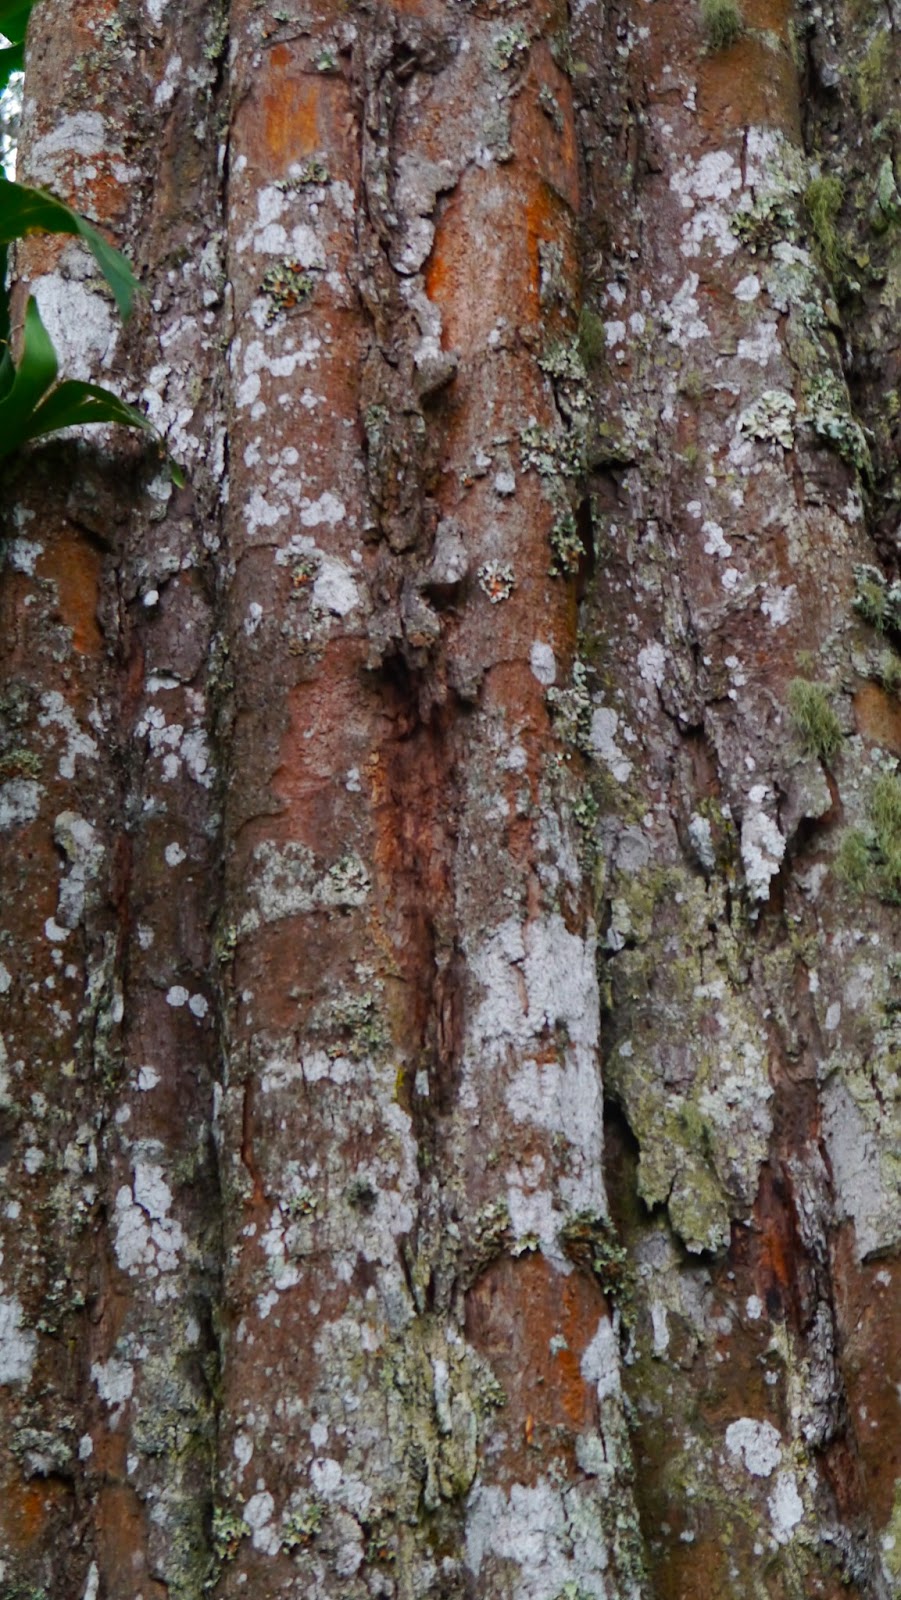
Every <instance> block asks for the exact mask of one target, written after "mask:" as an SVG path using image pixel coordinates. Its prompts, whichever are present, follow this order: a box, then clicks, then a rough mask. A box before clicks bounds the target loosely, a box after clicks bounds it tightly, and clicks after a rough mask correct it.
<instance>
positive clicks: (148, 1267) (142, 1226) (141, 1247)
mask: <svg viewBox="0 0 901 1600" xmlns="http://www.w3.org/2000/svg"><path fill="white" fill-rule="evenodd" d="M171 1207H172V1192H171V1190H170V1188H169V1185H168V1184H167V1182H166V1180H165V1178H164V1177H163V1173H162V1169H161V1167H160V1166H159V1165H158V1164H157V1163H156V1162H155V1161H154V1160H152V1159H151V1157H150V1155H149V1154H136V1156H135V1162H134V1177H133V1180H132V1184H131V1187H129V1186H128V1185H127V1184H123V1185H122V1186H121V1187H120V1189H119V1191H118V1193H117V1195H116V1206H115V1216H114V1228H115V1246H116V1259H117V1261H118V1263H119V1266H120V1267H121V1268H122V1270H123V1272H130V1273H132V1274H135V1275H138V1276H141V1275H143V1276H146V1277H148V1278H155V1277H157V1276H158V1274H159V1273H164V1272H174V1271H175V1269H176V1268H177V1266H178V1264H179V1252H180V1251H181V1250H183V1249H184V1245H185V1235H184V1232H183V1229H182V1227H181V1224H180V1223H179V1222H178V1221H176V1219H175V1218H174V1217H170V1216H169V1211H170V1210H171Z"/></svg>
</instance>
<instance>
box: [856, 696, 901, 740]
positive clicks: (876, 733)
mask: <svg viewBox="0 0 901 1600" xmlns="http://www.w3.org/2000/svg"><path fill="white" fill-rule="evenodd" d="M854 720H855V722H856V723H857V731H858V733H859V734H860V735H861V737H862V738H864V739H867V740H869V741H870V743H871V744H878V745H881V746H882V747H883V748H884V749H886V750H891V752H892V754H893V755H896V756H901V705H899V704H898V702H897V700H896V699H895V698H894V696H893V695H889V694H886V692H885V690H884V689H881V688H880V686H879V684H878V683H864V684H862V685H861V687H860V688H859V689H858V691H857V693H856V694H855V696H854Z"/></svg>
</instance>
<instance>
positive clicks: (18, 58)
mask: <svg viewBox="0 0 901 1600" xmlns="http://www.w3.org/2000/svg"><path fill="white" fill-rule="evenodd" d="M24 71H25V46H24V44H12V45H9V46H4V48H3V49H0V94H2V93H3V90H4V89H5V88H6V85H7V84H8V83H9V80H10V78H11V77H12V75H13V73H14V72H24Z"/></svg>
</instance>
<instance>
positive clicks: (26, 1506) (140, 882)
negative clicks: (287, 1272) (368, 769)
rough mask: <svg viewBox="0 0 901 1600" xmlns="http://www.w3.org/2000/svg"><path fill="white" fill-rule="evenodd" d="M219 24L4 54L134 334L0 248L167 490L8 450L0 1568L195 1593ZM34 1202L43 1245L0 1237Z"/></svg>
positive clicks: (203, 1571) (206, 1146)
mask: <svg viewBox="0 0 901 1600" xmlns="http://www.w3.org/2000/svg"><path fill="white" fill-rule="evenodd" d="M221 20H222V19H221V16H220V14H219V13H218V11H217V12H215V13H213V12H210V11H209V10H208V9H207V8H205V7H204V8H200V9H195V11H194V12H183V13H182V15H181V16H180V17H179V18H178V19H177V20H176V19H175V18H174V17H173V18H171V19H167V20H166V21H165V22H161V20H160V17H159V16H156V15H155V14H154V15H151V16H150V17H149V18H148V17H146V16H145V15H144V14H143V12H142V10H141V9H140V8H138V7H124V8H123V7H120V8H118V10H117V11H115V14H114V13H113V12H112V11H111V10H110V8H109V7H106V6H104V5H97V6H91V7H80V8H79V10H78V13H77V15H67V14H64V13H63V11H62V10H54V8H52V7H49V6H48V7H44V8H42V11H41V16H40V31H39V32H38V30H37V29H35V38H34V40H33V44H32V49H31V52H30V58H29V89H30V90H31V91H33V94H34V99H33V100H30V101H29V104H28V108H27V111H28V115H27V119H26V120H27V127H26V135H25V138H24V141H23V148H22V151H21V153H20V167H19V170H20V172H21V173H22V175H23V176H24V177H25V178H26V180H27V179H30V180H31V181H36V182H39V183H44V184H46V185H47V186H48V187H51V188H53V189H54V191H55V192H57V193H59V194H61V195H63V196H64V197H66V198H70V199H71V200H72V201H73V203H74V204H75V205H77V206H78V207H79V208H80V209H81V210H82V211H83V212H85V213H86V214H87V215H88V216H90V217H91V218H92V219H93V220H95V221H97V222H99V223H100V224H101V225H103V226H106V227H109V228H111V229H112V230H113V231H114V233H115V234H116V236H117V238H118V239H119V240H120V241H121V242H122V244H123V246H124V247H125V248H126V249H129V250H130V253H131V254H132V257H133V259H135V260H136V263H137V265H138V267H139V269H141V270H142V274H143V276H144V278H145V282H147V283H148V285H149V286H150V292H151V295H152V296H153V299H154V307H155V311H156V313H157V315H162V316H163V317H164V318H166V322H167V325H166V326H165V339H164V343H163V347H162V349H161V348H160V345H159V344H157V346H156V350H155V351H154V348H153V341H154V338H158V334H157V333H156V331H155V330H153V331H152V330H151V319H150V314H149V309H145V308H144V307H139V309H138V312H137V314H136V318H135V325H134V328H133V329H129V330H128V331H127V333H125V334H123V333H121V332H120V331H119V330H118V329H117V327H116V324H115V322H114V318H113V314H112V312H111V309H110V307H109V305H108V302H107V301H106V300H105V299H104V297H103V296H102V295H100V294H98V293H97V291H96V285H95V284H93V283H92V281H91V277H90V272H89V270H88V269H87V268H86V258H85V257H83V255H82V253H81V252H80V249H79V247H77V246H74V245H71V244H63V245H62V246H60V245H58V244H54V246H53V247H52V248H51V247H49V246H39V245H34V246H31V247H30V248H29V253H28V255H27V257H24V258H23V261H22V262H21V263H20V266H21V267H24V269H25V271H26V273H27V277H28V280H29V283H30V287H31V289H32V290H33V292H34V293H35V294H36V296H37V298H38V303H39V306H40V308H41V310H42V313H43V315H44V318H45V321H46V323H47V326H48V328H49V329H50V331H51V335H52V337H53V339H54V341H55V343H56V346H57V349H58V351H59V353H60V355H61V358H62V360H63V362H64V364H65V366H66V368H67V375H72V376H95V375H97V374H98V371H102V370H103V368H104V367H107V366H109V365H110V364H111V363H112V361H113V356H114V352H115V351H116V349H117V346H118V347H119V348H121V347H123V346H124V347H125V348H126V350H127V352H128V354H130V355H132V356H134V355H135V354H138V355H139V357H140V358H143V359H141V360H140V361H139V363H136V364H139V368H140V369H142V370H143V372H144V373H145V374H147V376H148V378H149V384H150V395H149V397H150V400H151V403H152V406H153V408H154V416H155V420H156V421H157V423H158V425H159V426H160V427H161V429H162V430H163V431H164V432H166V433H167V434H168V436H169V442H170V444H171V447H172V449H173V451H174V453H175V454H176V455H177V456H178V457H179V458H180V459H181V460H182V462H183V464H184V465H185V467H186V468H187V470H188V471H189V472H190V474H191V478H192V488H191V490H190V491H187V492H185V493H183V494H174V493H173V488H172V485H171V484H170V482H169V480H168V474H167V473H166V471H165V469H164V467H163V466H162V464H158V465H156V466H154V464H153V462H152V461H149V462H147V463H146V465H145V464H144V463H142V461H141V457H142V456H143V457H145V461H146V454H147V453H146V451H145V450H144V448H143V446H142V445H141V444H140V443H137V444H135V443H134V442H128V441H125V440H123V441H121V442H120V441H119V440H117V441H116V445H117V447H118V455H114V456H112V457H111V458H110V459H108V460H107V461H104V459H103V457H102V455H101V456H100V458H99V460H98V453H97V448H96V435H95V436H94V437H93V438H90V439H89V440H88V441H87V442H86V444H85V445H83V446H78V447H73V446H55V447H52V448H51V450H50V451H49V452H47V454H46V456H45V457H42V458H39V459H38V461H37V463H36V464H35V466H34V467H31V468H29V469H28V470H27V472H26V471H24V469H23V483H24V485H25V492H26V493H27V494H28V496H29V497H30V500H31V503H32V504H33V507H34V509H33V511H30V512H29V511H27V510H26V511H25V512H24V513H22V514H20V521H21V525H22V528H23V531H24V529H25V527H26V526H27V527H28V528H29V529H32V528H33V529H34V530H35V533H36V534H37V538H36V540H35V542H34V543H33V545H32V543H31V541H30V539H29V540H28V541H26V542H25V543H23V544H22V546H21V553H20V556H19V558H18V563H17V558H16V555H15V549H16V547H15V545H14V546H13V563H14V565H15V564H18V566H19V569H20V573H21V578H20V580H19V585H20V589H21V592H20V593H18V594H17V593H16V588H15V587H12V589H11V592H10V591H8V603H10V605H11V615H12V619H13V620H12V622H11V626H10V628H9V630H8V635H7V637H9V638H11V639H13V640H16V641H17V642H16V645H15V651H16V654H17V655H18V657H19V662H20V665H18V666H16V664H15V663H11V667H12V669H13V671H14V673H16V672H17V673H20V674H21V677H20V678H19V682H20V685H22V687H21V689H20V692H19V693H18V696H17V694H16V692H15V683H16V678H15V676H14V677H13V679H12V680H11V689H10V699H9V700H8V701H7V702H6V704H7V708H8V709H9V710H11V711H12V712H13V722H15V720H16V712H15V709H14V707H15V705H16V704H18V703H19V701H21V700H22V696H23V695H25V696H26V697H30V698H31V699H34V697H35V696H37V697H38V698H37V701H36V702H35V710H34V714H33V715H32V717H31V725H32V732H33V735H34V736H35V737H34V749H33V750H32V751H31V752H29V751H26V750H25V749H24V746H22V747H20V746H19V745H17V744H16V743H15V731H14V729H12V730H11V738H12V740H13V750H14V751H15V750H16V749H18V751H19V754H18V755H17V756H15V760H16V761H17V762H18V763H19V765H20V766H21V765H22V763H25V766H24V767H23V768H22V770H23V773H24V772H25V771H26V769H27V773H28V777H27V779H26V781H25V789H24V790H23V789H22V787H21V784H22V779H21V777H19V778H17V777H16V776H15V774H13V775H12V781H13V784H14V789H15V793H18V794H20V801H21V803H20V805H19V808H18V810H16V808H15V807H13V810H12V813H10V814H7V815H6V816H5V817H4V825H5V827H6V828H8V827H9V826H10V825H11V827H12V832H11V834H7V836H6V837H7V838H8V839H9V843H10V845H11V850H12V856H11V863H10V871H9V874H8V875H7V876H6V877H5V879H4V884H5V888H6V889H7V891H9V890H10V889H12V888H13V885H14V883H15V880H16V879H21V889H20V890H19V891H18V892H17V893H16V894H15V897H13V895H10V896H9V898H8V899H7V902H6V903H7V909H8V910H9V911H10V912H11V913H12V916H13V918H15V917H17V916H20V915H22V914H23V912H24V913H25V914H26V916H31V917H32V920H33V917H34V915H36V914H37V913H38V910H39V909H40V911H41V913H42V915H41V916H39V917H38V921H37V923H35V924H34V925H33V926H32V925H30V924H29V926H28V927H27V928H25V927H23V928H22V929H21V931H20V932H19V934H18V936H17V939H16V962H17V965H16V967H15V968H11V969H10V972H11V978H10V982H9V985H8V988H7V990H6V997H7V1000H8V1002H10V1003H11V1008H12V1009H11V1018H12V1033H11V1034H10V1033H6V1032H5V1045H6V1051H7V1058H8V1076H7V1077H5V1081H4V1094H5V1096H6V1105H7V1109H8V1115H9V1117H10V1119H11V1126H12V1128H13V1129H14V1130H16V1132H17V1138H16V1141H15V1143H14V1144H11V1147H10V1150H9V1152H8V1154H9V1167H8V1173H9V1176H10V1179H11V1182H10V1184H9V1188H8V1196H9V1198H8V1199H7V1202H6V1214H5V1215H6V1226H7V1227H8V1228H9V1229H10V1234H9V1237H8V1239H7V1243H6V1258H7V1261H10V1262H11V1264H12V1268H13V1270H14V1271H15V1272H16V1273H17V1274H18V1275H19V1276H20V1278H21V1280H22V1283H23V1290H22V1294H23V1295H27V1300H26V1299H23V1300H22V1304H23V1305H26V1304H27V1306H28V1316H29V1329H28V1330H27V1331H26V1328H25V1325H24V1324H22V1325H20V1323H19V1321H18V1315H19V1314H18V1309H17V1307H18V1304H19V1299H18V1298H17V1297H16V1296H15V1295H13V1297H12V1298H11V1299H10V1300H9V1301H5V1302H4V1304H5V1307H6V1310H7V1312H8V1313H9V1314H8V1315H7V1317H6V1321H5V1322H4V1329H5V1333H4V1339H5V1343H4V1350H5V1352H6V1360H5V1366H4V1371H3V1380H4V1383H5V1384H9V1385H10V1388H9V1389H8V1390H6V1389H5V1390H4V1394H5V1395H8V1398H9V1402H10V1406H11V1411H10V1414H9V1417H8V1419H7V1422H6V1426H5V1429H4V1433H5V1438H6V1440H7V1446H6V1447H7V1449H8V1450H9V1451H10V1453H11V1457H12V1460H11V1463H10V1468H9V1478H8V1483H7V1487H6V1490H5V1494H4V1501H3V1503H4V1511H3V1517H4V1530H3V1540H2V1547H3V1548H2V1559H3V1582H4V1584H5V1585H6V1592H8V1593H10V1594H13V1593H24V1592H25V1591H26V1588H27V1590H28V1592H29V1593H35V1594H37V1593H38V1592H41V1593H43V1592H45V1591H46V1592H48V1593H50V1592H53V1593H60V1594H63V1593H70V1592H71V1593H78V1594H79V1595H80V1594H82V1593H84V1594H91V1595H96V1594H97V1593H98V1592H102V1593H104V1594H109V1595H117V1594H126V1593H127V1594H128V1595H130V1596H131V1595H133V1594H134V1592H135V1585H137V1586H138V1587H139V1588H142V1590H143V1593H144V1594H145V1596H146V1595H153V1594H163V1593H165V1592H167V1591H168V1589H169V1588H171V1589H172V1590H173V1592H177V1593H180V1594H184V1595H188V1594H199V1593H200V1592H201V1590H202V1587H203V1582H204V1580H205V1578H206V1577H207V1575H208V1572H209V1566H210V1554H211V1552H210V1540H209V1523H210V1498H211V1484H212V1470H213V1412H212V1403H211V1379H212V1372H211V1368H210V1361H211V1357H213V1355H214V1340H213V1334H212V1324H211V1307H212V1300H213V1297H214V1292H215V1288H216V1284H217V1280H218V1251H217V1246H216V1227H217V1223H216V1212H215V1204H214V1180H213V1164H212V1161H211V1145H210V1132H209V1130H210V1121H211V1110H212V1069H213V1066H214V1063H215V1045H214V1039H213V1032H212V1011H211V1003H212V992H211V989H210V985H209V966H210V928H211V921H212V915H213V909H214V900H213V899H212V898H211V894H210V887H211V885H212V884H213V883H214V881H215V875H216V860H217V840H216V815H215V805H214V801H215V790H214V788H213V782H214V778H215V767H214V762H213V755H212V751H211V749H210V743H209V710H208V705H207V689H208V672H209V650H210V638H211V633H212V599H213V591H214V581H213V579H212V569H211V566H210V556H211V554H212V551H213V550H214V549H215V546H216V517H217V511H216V507H217V501H218V495H219V488H220V483H219V477H220V473H221V460H219V461H218V462H217V447H218V449H219V450H220V452H221V423H220V422H219V419H218V415H217V406H216V401H215V370H216V366H217V363H218V359H219V357H218V345H217V335H218V333H219V315H220V312H219V308H220V307H221V304H222V281H221V277H220V276H219V274H218V271H217V267H216V261H215V250H216V237H217V226H218V216H217V207H218V203H219V194H218V179H217V174H216V141H215V115H216V105H215V90H216V72H217V68H216V57H217V54H218V48H219V46H218V43H217V37H216V34H217V25H218V24H219V23H221ZM182 72H184V78H183V77H182ZM63 80H65V81H66V82H67V85H68V93H67V97H66V99H65V101H64V102H63V103H62V104H61V102H60V95H59V93H58V85H59V83H60V82H61V81H63ZM198 134H199V135H200V138H198V137H197V135H198ZM211 134H212V135H213V137H210V135H211ZM151 135H152V138H153V142H154V146H155V148H156V149H157V151H158V159H157V160H156V161H155V162H153V161H152V162H148V161H147V159H146V152H145V148H144V147H143V146H142V144H141V140H142V139H145V140H146V139H150V138H151ZM157 141H158V142H157ZM136 161H137V162H139V164H136ZM130 241H132V243H131V244H130ZM133 241H137V244H136V246H135V243H134V242H133ZM185 263H189V265H188V266H187V267H185V265H184V264H185ZM154 357H155V359H154ZM116 364H117V365H119V364H120V363H118V362H117V363H116ZM148 369H151V370H148ZM201 396H203V398H204V406H203V408H202V409H200V408H199V406H198V402H199V401H200V399H201ZM44 460H46V463H47V464H46V466H45V465H44V464H43V463H44ZM67 480H68V482H67ZM123 490H124V491H125V493H123ZM129 501H130V502H131V504H130V505H129ZM25 504H26V506H27V504H28V501H27V500H26V501H25ZM48 513H49V514H48ZM42 675H43V676H44V679H45V682H44V683H43V686H42V685H41V682H40V679H41V676H42ZM26 684H27V687H26V686H25V685H26ZM23 704H24V702H23ZM41 707H43V711H41V709H40V708H41ZM23 806H24V808H25V809H24V811H23V809H22V808H23ZM23 826H24V827H25V828H26V829H27V834H26V838H30V839H32V840H33V843H30V844H27V846H26V847H25V848H23V836H22V833H21V831H20V829H21V828H22V827H23ZM25 908H33V910H32V909H29V910H28V911H27V912H26V911H25ZM11 925H12V928H13V930H15V921H14V920H13V921H12V924H11ZM36 960H37V961H38V962H40V963H43V962H46V963H47V964H48V977H47V978H41V976H40V974H39V973H38V972H37V970H31V966H32V964H33V963H34V962H35V961H36ZM50 963H52V964H53V965H49V964H50ZM54 967H55V968H56V971H55V972H54ZM50 974H52V976H50ZM29 995H31V997H32V998H31V999H30V1000H29V998H28V996H29ZM43 995H46V998H47V1007H48V1009H47V1017H46V1022H45V1021H43V1020H42V1019H41V998H42V997H43ZM17 1030H21V1032H22V1034H23V1038H24V1039H27V1041H29V1043H28V1047H27V1048H22V1047H19V1048H18V1049H17V1048H16V1046H15V1032H16V1031H17ZM36 1040H41V1041H42V1044H41V1047H40V1048H39V1049H38V1050H36V1049H35V1041H36ZM43 1041H46V1042H43ZM29 1107H30V1111H29ZM29 1117H30V1118H31V1125H30V1126H29V1125H28V1122H29ZM29 1152H30V1154H29ZM20 1173H21V1177H20V1176H19V1174H20ZM20 1183H21V1184H24V1185H25V1189H26V1193H25V1194H23V1196H22V1199H21V1200H19V1199H17V1198H16V1195H15V1191H16V1188H17V1187H18V1186H19V1185H20ZM29 1189H30V1191H31V1192H30V1193H29V1192H27V1191H28V1190H29ZM27 1218H31V1219H32V1221H31V1223H29V1222H28V1221H26V1220H24V1219H27ZM35 1224H39V1225H40V1227H41V1228H42V1230H43V1231H44V1233H45V1247H44V1252H43V1257H44V1259H43V1262H41V1261H40V1260H39V1258H38V1257H37V1255H36V1253H35V1252H33V1251H31V1250H29V1249H28V1248H27V1246H26V1247H24V1248H23V1245H24V1240H25V1234H26V1231H27V1229H28V1227H29V1226H33V1225H35ZM42 1280H43V1281H42ZM10 1363H11V1364H10Z"/></svg>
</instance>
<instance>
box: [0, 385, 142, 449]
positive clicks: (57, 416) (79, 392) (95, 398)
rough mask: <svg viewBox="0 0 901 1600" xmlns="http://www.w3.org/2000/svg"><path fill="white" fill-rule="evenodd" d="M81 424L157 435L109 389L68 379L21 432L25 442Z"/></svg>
mask: <svg viewBox="0 0 901 1600" xmlns="http://www.w3.org/2000/svg"><path fill="white" fill-rule="evenodd" d="M84 422H119V423H122V425H123V426H124V427H126V428H143V429H144V431H145V432H147V433H152V434H153V435H154V436H156V429H155V428H154V427H153V425H152V424H151V423H150V422H148V420H147V418H146V417H145V416H144V413H143V412H142V411H136V410H135V408H134V406H130V405H128V404H127V403H126V402H125V401H124V400H120V399H119V397H118V395H115V394H113V392H112V390H111V389H104V388H101V386H100V385H99V384H96V383H82V382H80V381H79V379H77V378H67V379H66V380H65V381H64V382H63V383H58V384H57V385H56V388H55V389H53V390H51V392H50V394H48V396H47V398H46V400H44V401H42V402H41V404H40V405H39V406H38V408H37V410H36V411H35V412H34V413H33V414H32V416H31V419H30V421H29V422H28V423H27V425H26V428H25V431H24V433H23V436H22V437H23V440H25V439H39V438H41V437H43V435H44V434H47V433H58V432H59V429H60V428H73V427H76V426H77V425H79V424H80V423H84Z"/></svg>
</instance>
